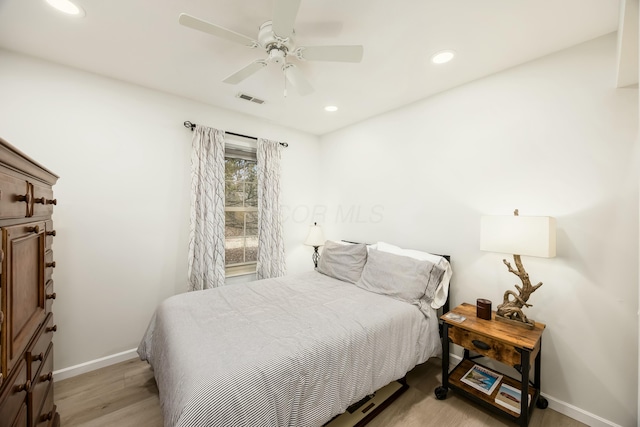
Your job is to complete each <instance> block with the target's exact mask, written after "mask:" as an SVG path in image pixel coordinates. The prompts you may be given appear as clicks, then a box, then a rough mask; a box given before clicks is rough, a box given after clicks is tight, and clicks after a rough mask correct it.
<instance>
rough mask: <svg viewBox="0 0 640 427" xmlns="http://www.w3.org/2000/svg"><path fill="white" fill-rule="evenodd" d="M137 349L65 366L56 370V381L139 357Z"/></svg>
mask: <svg viewBox="0 0 640 427" xmlns="http://www.w3.org/2000/svg"><path fill="white" fill-rule="evenodd" d="M137 350H138V349H137V348H133V349H131V350H127V351H123V352H121V353H117V354H112V355H111V356H106V357H101V358H100V359H96V360H90V361H88V362H84V363H81V364H79V365H75V366H70V367H68V368H63V369H60V370H58V371H54V372H53V378H54V380H56V381H60V380H64V379H65V378H71V377H75V376H76V375H80V374H84V373H86V372H91V371H95V370H96V369H100V368H104V367H106V366H110V365H115V364H116V363H120V362H124V361H125V360H129V359H134V358H136V357H138V352H137Z"/></svg>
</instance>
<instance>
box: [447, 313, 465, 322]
mask: <svg viewBox="0 0 640 427" xmlns="http://www.w3.org/2000/svg"><path fill="white" fill-rule="evenodd" d="M444 317H445V318H447V319H449V320H451V321H452V322H456V323H462V322H464V321H465V320H467V318H466V317H464V316H462V315H460V314H456V313H453V312H451V311H450V312H449V313H447V314H445V315H444Z"/></svg>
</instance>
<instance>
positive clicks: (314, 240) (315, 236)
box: [304, 222, 325, 246]
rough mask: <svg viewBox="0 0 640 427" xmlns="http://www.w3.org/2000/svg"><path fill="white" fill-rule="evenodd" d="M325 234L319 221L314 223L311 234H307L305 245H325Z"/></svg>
mask: <svg viewBox="0 0 640 427" xmlns="http://www.w3.org/2000/svg"><path fill="white" fill-rule="evenodd" d="M324 242H325V240H324V235H323V234H322V228H320V226H319V225H318V224H317V223H315V222H314V223H313V225H312V226H311V227H309V234H308V235H307V240H305V241H304V244H305V245H308V246H323V245H324Z"/></svg>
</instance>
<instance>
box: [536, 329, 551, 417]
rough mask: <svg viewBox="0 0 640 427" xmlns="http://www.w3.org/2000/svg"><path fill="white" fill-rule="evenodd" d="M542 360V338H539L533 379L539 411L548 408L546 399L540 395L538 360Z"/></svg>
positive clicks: (539, 362)
mask: <svg viewBox="0 0 640 427" xmlns="http://www.w3.org/2000/svg"><path fill="white" fill-rule="evenodd" d="M541 358H542V338H540V348H539V350H538V357H536V361H535V368H536V372H535V374H534V378H535V382H536V383H535V387H536V389H537V390H538V401H537V402H536V407H537V408H540V409H546V408H547V406H549V402H547V399H545V398H544V397H542V395H540V391H541V390H542V386H541V385H540V367H541V366H542V362H541V361H540V359H541Z"/></svg>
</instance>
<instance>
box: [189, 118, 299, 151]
mask: <svg viewBox="0 0 640 427" xmlns="http://www.w3.org/2000/svg"><path fill="white" fill-rule="evenodd" d="M183 124H184V127H186V128H188V129H191V131H192V132H193V130H194V129H195V128H196V124H195V123H191V122H190V121H189V120H187V121H186V122H184V123H183ZM225 133H228V134H229V135H234V136H239V137H242V138H249V139H253V140H254V141H257V140H258V138H256V137H255V136H249V135H242V134H241V133H234V132H226V131H225ZM279 144H280V145H282V146H283V147H285V148H286V147H288V146H289V144H287V143H286V142H280V143H279Z"/></svg>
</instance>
